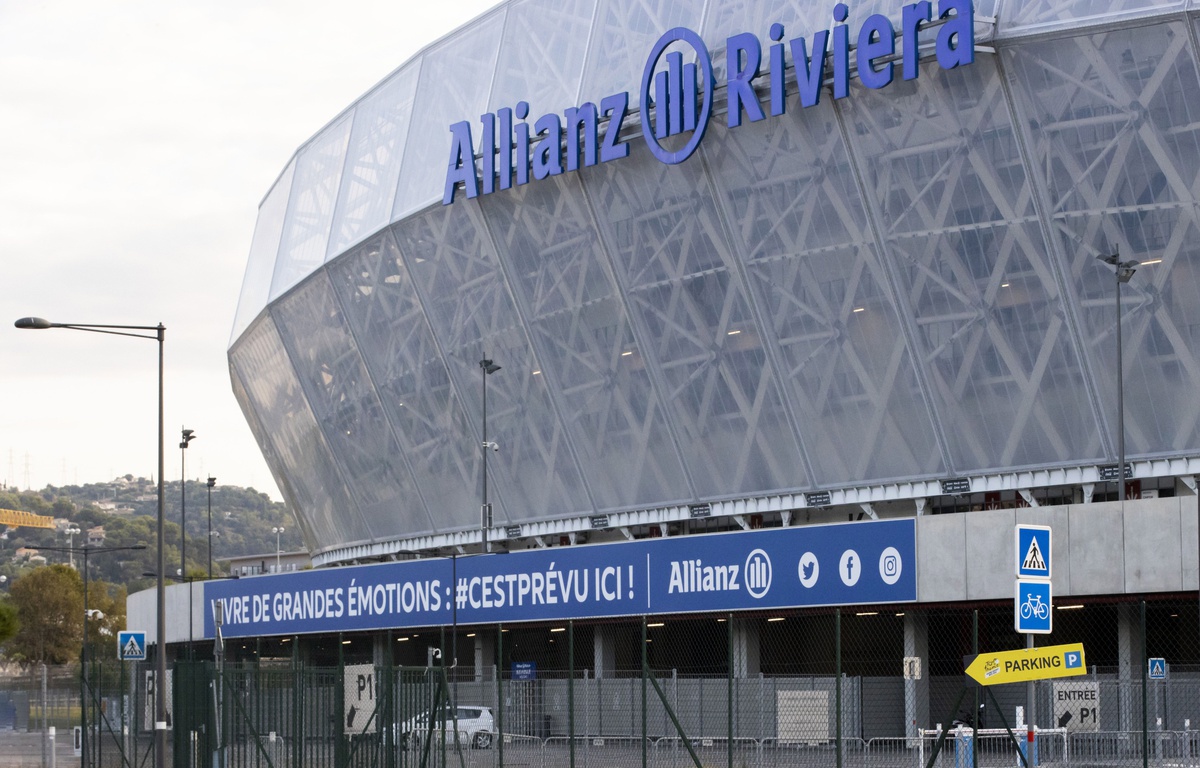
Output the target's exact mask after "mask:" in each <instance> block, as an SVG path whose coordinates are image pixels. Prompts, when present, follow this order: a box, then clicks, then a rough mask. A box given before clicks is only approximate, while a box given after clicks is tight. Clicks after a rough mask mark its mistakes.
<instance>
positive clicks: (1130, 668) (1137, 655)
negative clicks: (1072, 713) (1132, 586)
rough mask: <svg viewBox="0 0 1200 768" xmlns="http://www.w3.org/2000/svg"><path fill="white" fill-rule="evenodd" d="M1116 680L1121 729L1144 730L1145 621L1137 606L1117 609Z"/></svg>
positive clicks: (1127, 605) (1123, 606)
mask: <svg viewBox="0 0 1200 768" xmlns="http://www.w3.org/2000/svg"><path fill="white" fill-rule="evenodd" d="M1117 681H1118V682H1119V683H1120V685H1119V691H1120V693H1119V695H1120V697H1121V699H1120V705H1119V707H1118V710H1119V711H1120V713H1121V730H1122V731H1132V730H1138V729H1140V728H1141V727H1142V726H1141V722H1142V715H1141V713H1142V707H1141V704H1142V699H1141V685H1142V618H1141V607H1140V606H1139V605H1138V604H1137V603H1122V604H1121V605H1118V606H1117ZM1101 706H1103V704H1102V705H1101Z"/></svg>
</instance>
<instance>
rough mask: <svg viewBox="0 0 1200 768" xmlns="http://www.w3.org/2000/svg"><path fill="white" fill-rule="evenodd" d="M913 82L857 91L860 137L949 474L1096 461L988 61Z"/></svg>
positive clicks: (1049, 268) (1051, 277)
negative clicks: (947, 450) (941, 431)
mask: <svg viewBox="0 0 1200 768" xmlns="http://www.w3.org/2000/svg"><path fill="white" fill-rule="evenodd" d="M913 82H914V83H915V85H911V86H910V87H909V88H906V89H891V91H890V92H888V93H886V94H884V93H862V94H861V95H857V98H856V99H855V100H854V103H853V104H852V105H851V106H852V110H851V113H852V120H853V135H854V136H855V138H854V142H855V149H856V151H859V152H861V153H862V155H863V163H862V166H863V168H864V169H865V173H866V186H867V188H868V189H870V190H872V192H873V195H874V200H873V204H874V205H875V206H877V208H878V210H879V211H880V216H881V218H882V220H883V225H884V226H885V227H886V230H885V232H884V233H883V236H884V237H885V239H886V244H887V249H888V253H889V255H890V257H891V258H892V259H893V263H894V266H895V269H896V271H897V273H898V275H899V276H900V280H901V281H902V285H901V290H902V291H903V295H904V296H905V297H906V303H907V307H906V308H905V310H904V311H905V315H906V316H908V317H911V318H912V319H913V322H914V324H915V327H916V328H917V329H918V334H919V335H918V336H917V339H916V343H917V344H918V350H919V352H918V354H919V355H920V359H921V360H923V361H926V365H927V370H926V371H925V375H926V376H927V377H928V381H929V388H930V393H929V394H930V396H931V397H932V398H933V401H934V411H935V416H936V417H937V418H938V419H939V420H940V421H941V423H942V425H943V426H944V430H945V435H946V440H947V441H948V444H949V448H950V453H951V461H952V467H951V469H952V470H954V471H956V472H960V473H961V472H964V471H982V470H987V469H990V468H994V467H1011V466H1030V465H1043V464H1055V463H1059V462H1067V461H1072V460H1079V459H1080V458H1084V457H1087V456H1089V455H1092V456H1094V455H1095V448H1094V446H1096V444H1097V440H1096V436H1097V432H1096V427H1095V424H1096V414H1095V412H1094V411H1093V408H1092V405H1093V404H1092V403H1091V402H1089V399H1088V398H1087V397H1086V396H1081V395H1082V394H1083V393H1084V392H1085V387H1084V386H1083V383H1084V380H1085V379H1084V375H1083V371H1082V368H1081V365H1080V355H1079V350H1078V348H1077V346H1076V345H1075V342H1074V339H1073V337H1072V334H1071V329H1070V327H1069V326H1068V324H1067V323H1066V322H1065V321H1064V317H1063V313H1062V311H1061V303H1062V296H1061V291H1060V288H1059V284H1058V282H1057V280H1056V276H1055V265H1054V260H1053V259H1052V258H1051V257H1050V253H1049V249H1048V248H1047V244H1046V242H1045V240H1044V238H1043V236H1042V231H1041V229H1040V227H1039V226H1038V225H1037V223H1036V210H1035V207H1034V204H1033V187H1032V185H1031V184H1030V181H1029V179H1028V177H1027V175H1026V172H1025V168H1024V166H1023V165H1022V155H1021V152H1020V146H1019V144H1018V142H1017V141H1016V138H1015V136H1014V134H1013V128H1012V124H1011V121H1010V118H1009V114H1010V113H1009V110H1008V108H1007V106H1006V103H1005V100H1004V91H1003V88H1002V87H1001V86H1002V83H1001V78H1000V76H999V75H998V73H997V72H996V69H995V66H994V63H993V60H992V59H991V58H982V57H981V58H978V59H977V60H976V62H975V63H974V64H973V65H972V66H970V67H960V68H958V69H955V70H950V71H946V70H942V69H941V68H939V67H938V66H937V65H936V64H928V65H926V66H925V67H924V68H923V69H922V72H921V78H920V79H919V80H917V81H913ZM1089 445H1091V446H1093V448H1092V450H1091V451H1089V450H1088V448H1087V446H1089Z"/></svg>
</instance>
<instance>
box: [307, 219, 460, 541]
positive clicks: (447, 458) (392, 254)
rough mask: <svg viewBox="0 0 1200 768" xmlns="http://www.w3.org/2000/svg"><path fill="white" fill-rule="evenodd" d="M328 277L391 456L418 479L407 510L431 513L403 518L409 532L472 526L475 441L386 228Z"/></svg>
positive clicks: (409, 280) (336, 265)
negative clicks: (376, 402)
mask: <svg viewBox="0 0 1200 768" xmlns="http://www.w3.org/2000/svg"><path fill="white" fill-rule="evenodd" d="M329 275H330V279H331V281H332V283H333V286H334V291H335V292H336V293H337V295H338V298H339V300H340V303H341V305H342V307H343V311H344V313H345V318H346V321H347V323H348V324H349V326H350V329H351V333H352V334H353V336H354V338H355V340H356V343H357V345H358V348H359V350H360V351H361V353H362V358H363V363H364V364H365V365H366V367H367V371H368V374H369V375H370V378H371V380H372V382H373V383H374V386H375V389H376V391H377V392H378V393H379V398H380V401H381V402H382V406H383V411H384V413H385V414H386V418H387V420H388V421H389V422H390V423H391V424H392V431H393V433H394V440H395V442H396V446H395V449H394V450H395V451H396V455H395V457H394V459H395V460H396V461H403V462H405V464H406V465H407V466H408V468H409V471H410V473H411V474H412V476H413V477H414V479H415V481H416V489H415V490H416V494H418V495H419V499H418V498H412V499H407V500H406V502H405V503H406V507H408V508H413V509H415V506H416V505H417V504H418V503H423V504H424V506H425V509H426V512H427V514H428V517H427V518H425V519H418V518H419V516H418V515H416V514H415V513H414V514H410V515H408V519H407V520H406V521H405V522H406V524H407V525H411V526H412V527H411V528H410V529H409V530H410V532H421V531H426V530H430V531H447V530H455V529H465V528H473V527H475V526H477V525H478V524H479V501H480V497H479V490H478V485H479V474H478V471H479V470H478V467H477V462H478V457H479V451H478V449H477V448H476V445H477V442H476V440H474V439H473V438H472V436H471V433H472V425H471V424H470V423H469V422H468V421H467V416H466V412H465V411H464V409H463V406H462V403H461V402H460V397H459V393H458V391H457V390H456V389H455V387H454V385H453V383H452V382H451V380H450V373H449V371H448V370H447V368H446V364H445V362H444V361H443V360H442V357H441V351H440V350H439V349H438V346H437V344H436V342H435V340H434V338H433V334H432V332H431V331H430V329H429V324H428V323H427V322H426V319H425V313H424V310H423V309H422V307H421V305H420V302H419V301H418V300H417V295H416V293H415V292H414V290H413V285H412V280H411V279H410V278H409V273H408V270H407V268H406V267H405V264H404V261H403V259H402V258H401V256H400V252H399V250H398V249H397V248H396V243H395V241H394V239H393V238H392V235H391V232H390V231H385V232H383V233H381V234H380V235H379V236H377V237H373V238H371V239H370V240H368V241H367V242H366V243H364V244H363V245H362V246H361V247H359V248H356V249H355V250H354V252H353V253H352V254H349V255H348V256H347V257H346V258H344V259H342V260H340V261H339V262H338V263H336V264H334V265H331V266H330V267H329ZM468 394H469V395H471V396H475V394H474V390H471V391H470V392H468Z"/></svg>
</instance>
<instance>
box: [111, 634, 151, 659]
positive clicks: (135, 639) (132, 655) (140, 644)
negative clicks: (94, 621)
mask: <svg viewBox="0 0 1200 768" xmlns="http://www.w3.org/2000/svg"><path fill="white" fill-rule="evenodd" d="M117 658H119V659H120V660H121V661H145V660H146V633H145V632H118V633H117Z"/></svg>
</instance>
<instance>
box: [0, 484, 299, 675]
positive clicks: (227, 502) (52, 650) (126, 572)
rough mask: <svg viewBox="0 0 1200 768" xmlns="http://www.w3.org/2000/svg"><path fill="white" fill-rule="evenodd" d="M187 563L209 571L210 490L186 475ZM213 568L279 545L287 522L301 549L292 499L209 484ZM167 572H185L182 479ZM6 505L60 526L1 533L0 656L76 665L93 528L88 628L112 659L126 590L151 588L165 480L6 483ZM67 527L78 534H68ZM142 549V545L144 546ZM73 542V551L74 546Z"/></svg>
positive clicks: (167, 529)
mask: <svg viewBox="0 0 1200 768" xmlns="http://www.w3.org/2000/svg"><path fill="white" fill-rule="evenodd" d="M186 491H187V503H186V511H187V521H186V522H187V568H186V573H187V574H188V575H189V576H191V577H197V578H204V577H206V576H207V575H208V540H209V535H208V532H209V498H210V497H209V489H208V487H207V484H206V483H205V482H204V481H203V480H189V481H188V482H187V486H186ZM211 501H212V518H211V520H212V532H213V536H212V542H213V561H214V562H213V576H214V577H218V576H221V575H224V574H225V573H226V567H225V564H224V563H223V562H222V560H223V558H226V557H234V556H240V555H251V554H268V553H273V552H274V551H275V534H274V533H272V531H271V529H272V528H275V527H278V526H283V527H284V529H285V532H284V534H283V536H282V537H281V538H280V542H279V543H280V546H281V547H282V548H283V549H285V550H296V549H301V548H302V546H303V545H302V539H301V536H300V531H299V528H298V527H297V526H296V524H295V522H294V520H293V519H292V515H291V514H290V513H289V512H288V510H287V507H286V506H285V505H284V504H281V503H279V502H273V501H271V499H270V498H269V497H268V496H267V495H266V494H264V493H259V492H258V491H255V490H254V489H253V488H240V487H237V486H221V485H217V486H215V487H214V488H213V489H212V495H211ZM164 502H165V503H164V508H165V510H164V511H165V525H164V530H163V534H164V541H165V544H166V546H165V555H166V564H167V572H168V574H169V575H170V576H176V575H177V574H178V573H180V571H181V568H180V543H181V537H180V532H181V531H182V530H183V529H182V528H181V525H180V513H181V509H182V505H181V496H180V484H179V482H174V483H168V484H167V485H166V486H165V492H164ZM0 508H2V509H10V510H18V511H22V512H31V513H33V514H35V515H42V516H47V517H52V518H54V519H55V521H56V523H57V525H56V527H55V529H54V530H49V529H41V528H26V527H18V528H7V529H6V530H4V531H3V532H2V533H0V656H2V657H3V658H4V659H5V660H6V661H10V662H15V663H16V664H19V665H28V664H36V663H39V662H45V663H47V664H66V663H73V662H75V661H77V660H78V658H79V651H80V646H81V645H82V641H83V624H84V623H83V614H84V611H83V600H84V596H83V576H82V570H83V566H84V552H83V547H84V544H85V543H86V542H87V541H88V531H90V530H95V529H97V528H99V527H102V528H103V531H104V537H103V540H102V541H100V540H93V542H92V543H91V544H89V545H88V551H87V565H88V589H87V601H88V602H87V607H88V615H89V617H90V618H89V621H88V624H87V626H88V636H89V646H90V647H91V648H93V649H95V650H94V654H95V656H94V657H95V658H107V657H115V653H116V645H115V642H114V638H115V637H116V633H117V632H118V631H120V630H122V629H124V628H125V597H126V595H127V594H128V593H130V592H136V591H139V590H142V589H149V588H151V587H153V586H154V583H155V568H156V567H157V552H156V550H155V544H156V541H157V515H158V486H157V485H156V484H155V483H154V482H153V481H151V480H146V479H144V478H135V477H133V476H132V475H125V476H124V477H119V478H117V479H115V480H113V481H112V482H110V483H91V484H88V485H78V486H67V487H62V488H56V487H53V486H48V487H46V488H44V489H42V490H40V491H18V490H16V489H13V488H4V487H0ZM70 529H78V530H79V533H74V534H69V533H67V531H68V530H70ZM139 547H140V548H139ZM72 550H73V551H72Z"/></svg>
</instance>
